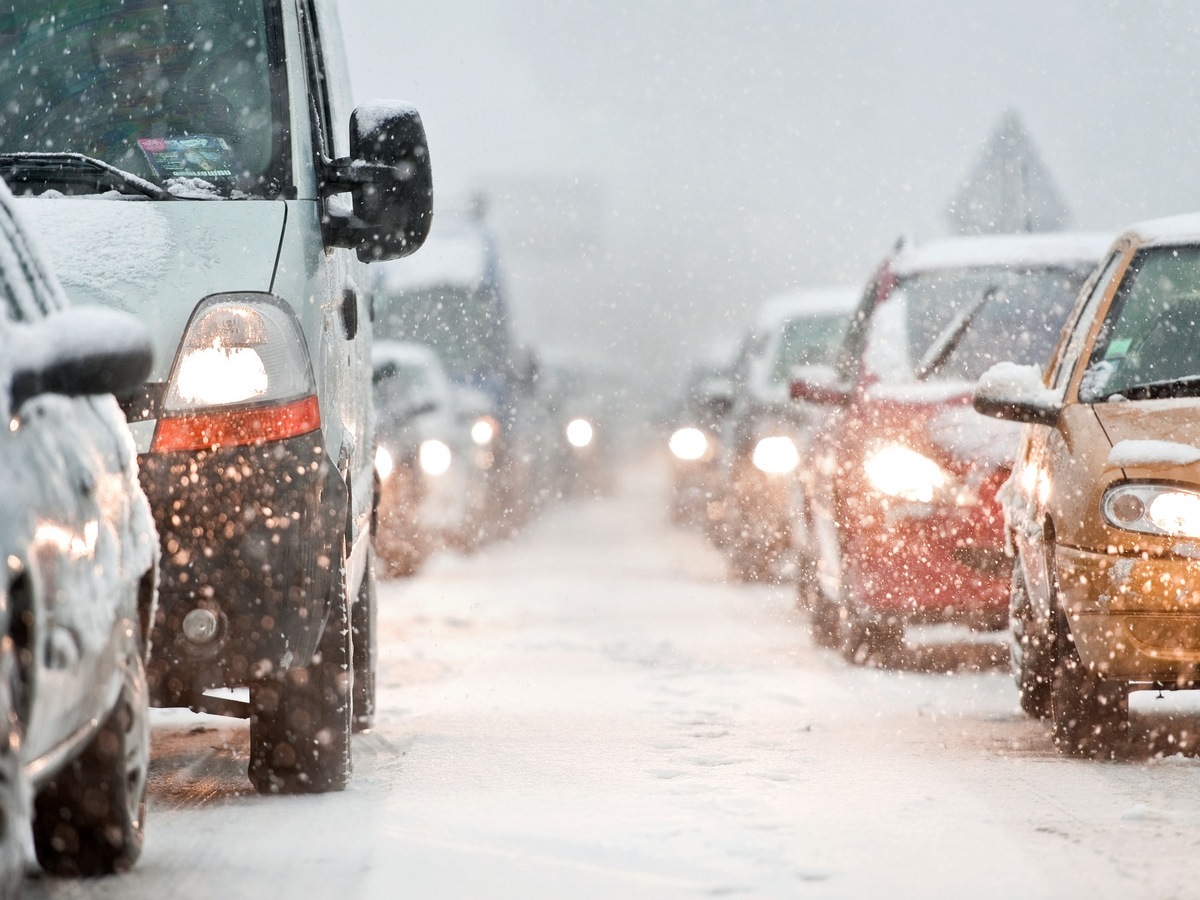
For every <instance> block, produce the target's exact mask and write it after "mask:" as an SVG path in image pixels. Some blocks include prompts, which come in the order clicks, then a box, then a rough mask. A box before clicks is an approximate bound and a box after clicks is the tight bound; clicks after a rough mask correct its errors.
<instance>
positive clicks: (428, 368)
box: [372, 341, 486, 577]
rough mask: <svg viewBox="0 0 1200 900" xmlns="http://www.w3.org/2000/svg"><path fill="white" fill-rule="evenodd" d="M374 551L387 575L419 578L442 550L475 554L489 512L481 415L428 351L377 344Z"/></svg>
mask: <svg viewBox="0 0 1200 900" xmlns="http://www.w3.org/2000/svg"><path fill="white" fill-rule="evenodd" d="M372 358H373V360H374V369H375V371H374V377H373V384H374V391H375V415H376V449H375V473H376V477H377V479H378V485H379V488H378V490H379V500H378V504H377V507H376V530H375V548H376V557H377V559H378V560H379V562H380V564H381V566H382V568H383V572H384V574H386V575H387V576H388V577H400V576H407V575H411V574H413V573H414V572H415V571H416V570H417V568H418V566H419V565H420V564H421V562H422V561H424V559H425V558H426V557H427V556H428V555H429V554H430V553H432V552H434V551H436V550H438V549H440V548H442V547H447V546H449V547H456V548H469V547H471V546H474V544H475V542H476V539H477V538H476V534H477V531H478V529H479V527H480V524H479V519H480V517H481V516H482V515H483V512H484V503H485V492H486V472H485V470H484V469H483V468H481V467H480V466H479V465H478V462H477V460H476V459H475V453H476V449H475V445H474V442H473V441H472V440H471V434H470V429H471V426H472V425H473V424H474V423H475V419H476V415H475V414H476V410H475V409H473V408H470V407H468V408H467V410H466V411H464V410H463V409H462V408H461V406H462V404H463V403H464V402H469V398H467V397H465V396H464V393H463V391H462V390H461V389H460V388H458V387H457V386H455V385H454V384H452V383H451V381H450V379H449V378H448V377H447V376H446V373H445V370H444V369H443V368H442V364H441V360H440V359H439V358H438V356H437V354H436V353H434V352H433V351H432V350H431V349H429V348H428V347H426V346H424V345H421V344H411V343H403V342H400V341H377V342H376V344H375V346H374V348H373V350H372Z"/></svg>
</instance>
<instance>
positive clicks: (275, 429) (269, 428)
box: [150, 396, 321, 453]
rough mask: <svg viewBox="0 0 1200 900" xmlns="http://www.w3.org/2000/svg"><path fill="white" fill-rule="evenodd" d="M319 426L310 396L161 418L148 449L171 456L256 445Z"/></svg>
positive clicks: (316, 406)
mask: <svg viewBox="0 0 1200 900" xmlns="http://www.w3.org/2000/svg"><path fill="white" fill-rule="evenodd" d="M320 427H321V410H320V407H319V406H318V404H317V398H316V397H313V396H309V397H304V398H301V399H300V400H294V401H292V402H291V403H285V404H283V405H281V406H264V407H261V408H258V409H240V410H235V411H231V412H205V413H192V414H188V415H184V416H171V417H164V418H163V419H161V420H159V423H158V429H157V430H156V431H155V433H154V443H153V445H152V446H151V448H150V449H151V452H154V453H170V452H173V451H179V450H210V449H213V448H214V447H246V446H251V445H254V446H257V445H260V444H265V443H268V442H270V441H281V440H284V439H285V438H291V437H297V436H299V435H302V434H309V433H310V432H313V431H316V430H317V429H318V428H320Z"/></svg>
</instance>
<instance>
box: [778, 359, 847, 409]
mask: <svg viewBox="0 0 1200 900" xmlns="http://www.w3.org/2000/svg"><path fill="white" fill-rule="evenodd" d="M790 385H791V387H790V390H791V397H792V399H793V400H803V401H805V402H806V403H817V404H821V405H826V406H844V405H845V404H847V403H849V402H850V388H849V387H848V386H847V385H845V384H844V383H842V382H841V381H839V380H838V377H837V373H836V372H835V371H834V369H833V366H827V365H816V366H797V367H796V368H795V369H793V370H792V378H791V382H790Z"/></svg>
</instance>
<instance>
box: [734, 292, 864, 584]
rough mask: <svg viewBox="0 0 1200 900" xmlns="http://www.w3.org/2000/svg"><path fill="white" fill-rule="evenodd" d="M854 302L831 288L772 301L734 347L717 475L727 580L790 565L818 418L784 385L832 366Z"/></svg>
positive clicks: (768, 574)
mask: <svg viewBox="0 0 1200 900" xmlns="http://www.w3.org/2000/svg"><path fill="white" fill-rule="evenodd" d="M858 294H859V291H858V289H857V288H854V287H829V288H814V289H808V290H802V291H796V292H795V293H791V294H786V295H781V296H777V297H772V298H770V299H769V300H767V301H765V302H764V303H763V304H762V306H761V307H760V308H759V310H758V312H757V314H756V316H755V320H754V323H753V325H752V326H751V328H750V331H749V332H748V334H747V335H746V337H745V339H744V340H743V342H742V347H741V351H740V353H739V355H738V359H737V361H736V363H735V364H734V373H733V380H732V385H733V388H734V391H733V406H732V410H731V413H730V415H729V416H728V417H727V418H726V419H725V420H724V424H725V440H726V443H727V446H728V452H727V453H726V454H725V456H724V457H723V458H722V466H721V471H722V474H723V478H724V485H723V502H722V511H723V514H724V520H723V526H722V527H723V529H724V531H725V540H724V541H723V542H722V544H723V546H724V548H725V551H726V553H727V555H728V557H729V564H730V573H731V574H732V575H733V577H735V578H738V579H741V580H743V581H764V580H773V579H778V578H780V577H781V576H782V575H783V569H784V567H785V566H786V565H788V564H789V563H791V562H792V553H791V550H792V541H793V531H794V530H795V529H794V523H796V522H800V523H801V526H802V525H803V523H804V522H805V521H806V520H807V516H806V514H805V513H804V512H803V509H802V504H803V500H804V495H803V491H802V490H801V488H800V480H799V478H798V475H797V468H798V467H799V466H800V464H801V461H802V460H806V459H808V458H809V457H810V456H811V449H810V447H809V446H808V444H809V439H810V431H811V427H812V425H813V424H814V419H815V417H817V416H818V415H820V414H821V410H820V408H819V407H815V408H814V407H807V406H804V405H801V404H797V403H794V402H793V401H792V400H791V399H790V395H789V384H790V381H791V378H792V376H793V375H794V374H795V373H796V371H797V370H800V369H803V368H804V367H806V366H816V365H827V364H829V363H831V362H832V361H833V354H834V353H835V352H836V350H837V347H838V344H839V343H840V341H841V338H842V334H843V332H844V331H845V330H846V323H847V321H848V319H849V316H850V313H851V311H853V309H854V306H855V303H856V302H857V300H858ZM800 537H801V539H802V540H803V535H802V534H801V535H800Z"/></svg>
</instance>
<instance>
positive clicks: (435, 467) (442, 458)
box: [418, 440, 452, 477]
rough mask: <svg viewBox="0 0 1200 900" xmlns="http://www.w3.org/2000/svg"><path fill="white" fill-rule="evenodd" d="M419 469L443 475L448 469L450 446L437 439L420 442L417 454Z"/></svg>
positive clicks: (431, 473)
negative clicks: (419, 463)
mask: <svg viewBox="0 0 1200 900" xmlns="http://www.w3.org/2000/svg"><path fill="white" fill-rule="evenodd" d="M418 458H419V459H420V462H421V470H422V471H423V472H425V474H427V475H433V476H434V477H437V476H438V475H445V474H446V473H447V472H448V471H450V460H451V458H452V454H451V453H450V448H449V447H447V446H446V445H445V444H443V443H442V442H441V441H438V440H429V441H422V442H421V449H420V451H419V456H418Z"/></svg>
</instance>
